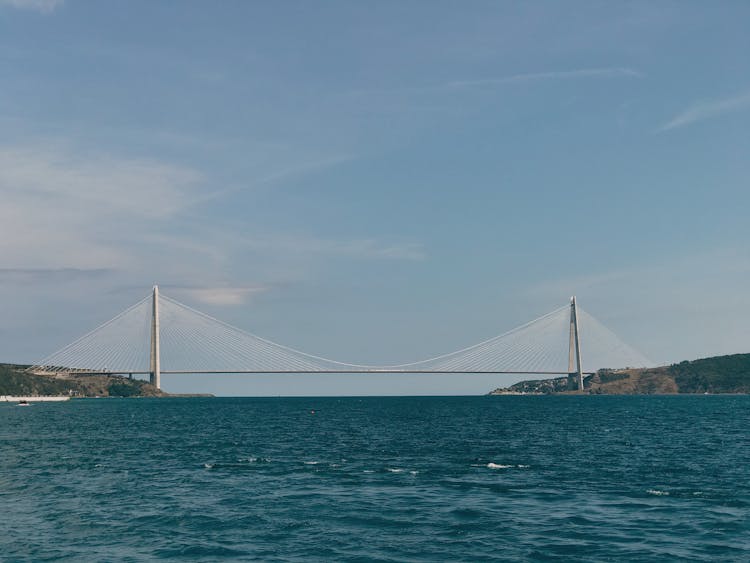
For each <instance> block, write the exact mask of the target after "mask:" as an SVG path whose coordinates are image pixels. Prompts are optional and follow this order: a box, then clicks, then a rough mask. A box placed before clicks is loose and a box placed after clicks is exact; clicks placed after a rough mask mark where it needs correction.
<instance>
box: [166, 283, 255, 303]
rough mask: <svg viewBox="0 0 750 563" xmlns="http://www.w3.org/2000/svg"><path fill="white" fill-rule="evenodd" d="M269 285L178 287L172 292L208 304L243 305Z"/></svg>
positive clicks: (171, 290) (170, 289) (171, 291)
mask: <svg viewBox="0 0 750 563" xmlns="http://www.w3.org/2000/svg"><path fill="white" fill-rule="evenodd" d="M267 290H268V287H265V286H255V287H177V288H169V291H170V293H177V294H182V295H186V296H187V297H188V298H189V299H191V300H193V301H198V302H200V303H206V304H208V305H242V304H243V303H246V302H247V301H248V299H250V298H251V297H252V296H253V295H256V294H258V293H262V292H264V291H267Z"/></svg>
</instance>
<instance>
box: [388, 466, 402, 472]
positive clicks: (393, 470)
mask: <svg viewBox="0 0 750 563" xmlns="http://www.w3.org/2000/svg"><path fill="white" fill-rule="evenodd" d="M385 469H386V471H388V472H389V473H403V472H404V471H406V469H401V468H400V467H386V468H385Z"/></svg>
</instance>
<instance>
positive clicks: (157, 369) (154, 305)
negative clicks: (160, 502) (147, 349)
mask: <svg viewBox="0 0 750 563" xmlns="http://www.w3.org/2000/svg"><path fill="white" fill-rule="evenodd" d="M149 371H150V377H149V382H150V383H151V385H153V386H154V387H156V388H157V389H161V365H160V352H159V286H158V285H155V286H154V293H153V297H152V302H151V361H150V366H149Z"/></svg>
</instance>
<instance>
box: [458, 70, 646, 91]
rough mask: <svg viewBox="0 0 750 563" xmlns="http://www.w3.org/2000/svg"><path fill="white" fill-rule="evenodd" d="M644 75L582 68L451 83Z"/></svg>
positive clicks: (463, 85) (467, 84) (489, 83)
mask: <svg viewBox="0 0 750 563" xmlns="http://www.w3.org/2000/svg"><path fill="white" fill-rule="evenodd" d="M642 77H643V74H641V73H640V72H638V71H636V70H633V69H631V68H627V67H607V68H581V69H576V70H560V71H552V72H530V73H524V74H511V75H508V76H500V77H495V78H482V79H478V80H457V81H454V82H449V83H448V86H450V87H453V88H469V87H472V86H495V85H502V84H522V83H526V82H541V81H546V80H571V79H576V78H642Z"/></svg>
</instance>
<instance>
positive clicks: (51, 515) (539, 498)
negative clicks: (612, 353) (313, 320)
mask: <svg viewBox="0 0 750 563" xmlns="http://www.w3.org/2000/svg"><path fill="white" fill-rule="evenodd" d="M749 429H750V397H746V396H731V397H730V396H690V397H518V396H513V397H424V398H418V397H412V398H312V399H307V398H305V399H301V398H295V399H229V398H226V399H122V400H119V399H99V400H96V399H93V400H73V401H69V402H67V403H58V404H54V403H51V404H36V405H34V406H32V407H30V408H19V407H17V406H15V405H2V406H0V504H1V505H2V512H1V513H0V544H1V547H2V552H0V559H4V560H9V561H13V560H33V561H41V560H45V559H46V560H53V559H54V560H57V559H60V558H67V559H68V560H85V561H96V560H102V561H141V560H154V559H167V558H177V559H181V560H205V561H215V560H220V559H226V560H264V561H286V560H305V561H315V560H317V561H335V560H350V561H444V560H451V561H453V560H463V561H483V560H493V559H496V560H514V559H517V560H536V559H545V560H546V559H556V558H557V559H560V560H570V559H576V560H588V561H602V560H615V561H618V560H622V561H638V560H649V561H650V560H660V561H663V560H681V561H682V560H705V559H719V560H724V561H733V560H736V561H747V560H750V519H749V516H748V514H749V509H750V437H749V434H750V430H749Z"/></svg>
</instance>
